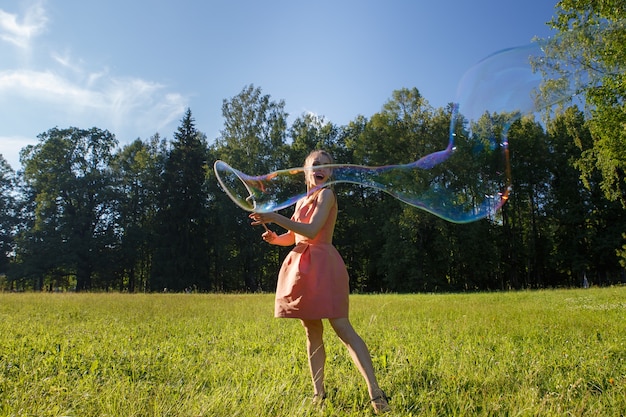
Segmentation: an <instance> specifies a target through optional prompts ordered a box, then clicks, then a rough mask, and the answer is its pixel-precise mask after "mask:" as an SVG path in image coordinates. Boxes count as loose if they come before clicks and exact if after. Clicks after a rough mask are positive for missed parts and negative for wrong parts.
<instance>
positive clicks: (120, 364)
mask: <svg viewBox="0 0 626 417" xmlns="http://www.w3.org/2000/svg"><path fill="white" fill-rule="evenodd" d="M625 292H626V288H624V287H613V288H604V289H597V288H595V289H589V290H557V291H532V292H531V291H523V292H507V293H502V292H498V293H483V294H446V295H432V294H431V295H426V294H424V295H397V294H395V295H393V294H390V295H356V296H355V295H353V296H352V298H351V321H352V322H353V324H354V326H355V328H356V329H357V331H358V332H359V333H360V334H361V336H362V337H363V338H364V340H365V341H366V343H367V344H368V347H369V348H370V353H371V355H372V359H373V362H374V366H375V369H376V373H377V376H378V379H379V382H380V384H381V386H382V387H383V388H384V389H385V390H386V391H387V393H388V394H389V395H390V396H391V406H392V408H393V412H392V413H391V414H390V415H391V416H425V417H428V416H441V415H455V416H460V417H461V416H493V415H541V416H562V415H571V416H584V415H620V414H621V413H622V412H623V410H625V409H626V356H625V354H624V352H626V337H625V336H624V332H623V314H624V309H625V308H626V305H625V304H624V299H625V296H626V294H625ZM272 303H273V298H272V296H271V295H189V294H165V295H163V294H147V295H146V294H134V295H129V294H41V293H39V294H33V293H28V294H6V293H5V294H0V316H1V317H2V320H0V393H1V394H2V395H0V414H1V415H7V416H10V415H37V416H42V417H46V416H59V415H64V416H81V417H89V416H107V415H109V416H146V415H151V416H257V417H263V416H313V415H315V416H337V415H341V416H363V415H372V412H371V407H370V406H369V403H368V396H367V390H366V387H365V384H364V383H363V380H362V378H361V376H360V374H359V373H358V371H357V370H356V368H355V367H354V365H353V363H352V361H351V360H350V357H349V355H348V352H347V351H346V349H345V347H344V346H343V345H342V344H341V343H340V341H339V340H338V338H337V337H336V336H335V335H334V334H333V332H332V331H327V332H326V333H325V339H326V349H327V358H328V359H327V366H326V387H327V391H328V393H329V396H328V399H327V400H326V403H325V407H324V408H323V409H316V408H314V407H313V406H312V404H311V401H310V398H311V395H312V389H311V386H310V377H309V374H308V372H309V371H308V368H307V361H306V353H305V338H304V335H303V330H302V327H301V326H300V324H299V323H298V322H297V321H295V320H293V321H292V320H277V319H274V318H272V315H271V311H272ZM24 317H29V320H24Z"/></svg>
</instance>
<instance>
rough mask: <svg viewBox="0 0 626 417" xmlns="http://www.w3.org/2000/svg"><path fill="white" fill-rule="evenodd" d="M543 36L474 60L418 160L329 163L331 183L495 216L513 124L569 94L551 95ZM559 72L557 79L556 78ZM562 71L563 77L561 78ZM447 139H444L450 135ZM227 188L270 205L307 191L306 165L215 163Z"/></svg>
mask: <svg viewBox="0 0 626 417" xmlns="http://www.w3.org/2000/svg"><path fill="white" fill-rule="evenodd" d="M545 46H546V43H545V42H543V43H542V42H533V43H531V44H529V45H525V46H521V47H516V48H510V49H506V50H502V51H500V52H497V53H494V54H492V55H490V56H488V57H487V58H485V59H483V60H482V61H480V62H478V63H477V64H476V65H474V66H473V67H471V68H470V69H469V70H468V71H467V72H466V73H465V75H464V76H463V77H462V79H461V80H460V82H459V84H458V91H457V97H456V100H455V101H454V102H453V103H452V105H451V106H449V109H450V130H449V137H448V138H447V141H448V143H447V146H446V147H445V149H441V150H440V151H438V152H434V153H431V154H428V155H424V156H422V157H421V158H419V159H417V160H416V161H414V162H411V163H407V164H399V165H387V166H376V167H372V166H362V165H353V164H348V165H346V164H335V165H331V166H329V167H331V168H332V169H333V175H332V178H331V180H329V182H328V183H327V184H331V183H352V184H358V185H360V186H364V187H371V188H373V189H377V190H381V191H384V192H385V193H388V194H389V195H391V196H393V197H395V198H397V199H399V200H401V201H403V202H405V203H407V204H410V205H412V206H415V207H418V208H420V209H423V210H425V211H427V212H430V213H432V214H434V215H437V216H439V217H441V218H443V219H445V220H448V221H451V222H455V223H467V222H471V221H475V220H478V219H481V218H485V217H491V218H493V217H494V216H496V212H497V210H498V209H499V208H500V207H501V206H502V205H503V204H504V203H505V202H506V201H507V199H508V197H509V192H510V169H509V148H508V133H509V128H510V127H511V126H512V125H513V124H514V123H515V122H516V121H517V120H519V119H520V118H521V117H524V116H530V115H533V114H535V113H537V112H540V111H543V110H546V109H547V108H549V107H550V106H552V105H554V104H556V103H559V102H562V101H563V100H566V99H569V98H571V97H572V95H573V94H574V88H573V86H571V85H568V84H567V83H566V84H564V85H561V87H560V88H559V89H556V90H553V91H551V92H550V94H545V92H543V91H542V90H541V86H542V85H543V84H542V81H544V82H545V80H546V79H547V78H549V77H550V74H549V71H548V72H547V71H546V68H545V66H544V68H542V72H541V73H540V72H539V71H537V68H538V67H541V66H542V63H544V60H545V59H546V58H545V54H544V48H545ZM556 77H557V76H556V75H555V79H556ZM561 78H562V77H561ZM444 142H445V140H444ZM214 169H215V173H216V175H217V179H218V181H219V183H220V185H221V187H222V189H223V190H224V191H225V192H226V193H227V194H228V196H229V197H230V198H231V199H232V200H233V201H234V202H235V203H236V204H237V205H238V206H239V207H241V208H242V209H244V210H247V211H255V212H270V211H276V210H280V209H283V208H285V207H288V206H290V205H292V204H294V203H295V202H296V201H297V200H298V199H299V198H301V197H303V196H304V195H305V194H306V190H305V189H304V188H305V187H304V172H305V170H306V168H303V167H300V168H290V169H284V170H279V171H275V172H271V173H269V174H264V175H249V174H246V173H243V172H241V171H239V170H237V169H235V168H233V167H231V166H229V165H228V164H227V163H226V162H224V161H221V160H218V161H216V162H215V165H214Z"/></svg>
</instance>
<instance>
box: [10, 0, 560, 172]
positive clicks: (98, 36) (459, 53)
mask: <svg viewBox="0 0 626 417" xmlns="http://www.w3.org/2000/svg"><path fill="white" fill-rule="evenodd" d="M7 3H9V4H7ZM556 3H557V1H556V0H525V1H519V0H471V1H468V0H437V1H433V0H402V1H401V0H385V1H383V0H377V1H374V0H318V1H316V2H302V1H297V0H275V1H273V0H266V1H259V0H206V1H199V0H150V1H148V0H106V1H85V0H64V1H52V0H17V1H12V2H3V4H2V5H0V153H1V154H2V155H3V156H4V157H5V159H7V161H8V162H9V163H10V165H11V166H12V167H13V169H16V170H17V169H19V168H21V166H20V164H19V162H18V161H19V160H18V153H19V150H20V149H21V148H23V147H24V146H26V145H28V144H35V143H37V141H38V140H37V135H38V134H40V133H42V132H45V131H47V130H49V129H50V128H52V127H55V126H58V127H60V128H65V127H69V126H76V127H80V128H85V129H87V128H91V127H94V126H95V127H98V128H101V129H108V130H109V131H111V132H112V133H114V134H115V135H116V137H117V139H118V140H119V142H120V145H124V144H126V143H129V142H131V141H133V140H134V139H136V138H138V137H140V138H142V139H147V138H148V137H150V136H152V135H153V134H154V133H156V132H158V133H159V134H160V135H161V136H163V137H166V138H171V137H172V136H173V133H174V131H175V130H176V128H177V127H178V125H179V123H180V119H181V118H182V115H183V112H184V111H185V109H186V108H187V107H189V108H191V111H192V113H193V116H194V118H195V120H196V127H197V128H198V129H199V130H201V131H202V132H204V133H206V134H207V136H208V139H209V141H213V140H214V139H215V138H216V137H217V136H218V135H219V131H220V129H222V125H223V119H222V115H221V106H222V101H223V100H224V99H229V98H231V97H233V96H235V95H237V94H238V93H239V92H241V90H242V89H243V88H244V87H245V86H247V85H249V84H253V85H254V86H256V87H260V88H261V89H262V91H263V93H264V94H269V95H270V96H271V97H272V99H273V100H275V101H278V100H285V104H286V111H287V112H288V113H289V114H290V116H291V120H292V119H293V118H294V117H297V116H299V115H301V114H303V113H306V112H313V113H315V114H318V115H320V116H324V117H325V119H326V120H328V121H330V122H333V123H335V124H338V125H344V124H347V123H348V122H350V121H351V120H353V119H354V118H355V117H356V116H358V115H363V116H366V117H370V116H371V115H373V114H374V113H376V112H378V111H380V109H381V107H382V106H383V105H384V103H385V102H386V101H388V100H389V99H390V97H391V95H392V92H393V91H394V90H397V89H400V88H404V87H407V88H412V87H416V88H418V89H419V90H420V92H421V93H422V95H423V96H424V97H425V98H426V99H427V100H428V101H429V102H430V104H432V105H433V106H436V107H439V106H444V105H445V104H446V103H448V102H451V101H454V98H455V97H454V96H455V91H456V86H457V83H458V81H459V80H460V78H461V76H462V75H463V73H464V72H465V70H467V69H468V67H470V66H471V65H472V64H474V63H475V62H477V61H479V60H480V59H482V58H484V57H485V56H487V55H489V54H491V53H493V52H496V51H498V50H500V49H503V48H508V47H512V46H518V45H524V44H527V43H528V42H530V40H531V39H532V38H533V37H535V36H540V37H547V36H549V35H550V30H549V28H548V26H547V25H546V22H548V21H549V20H550V19H551V17H552V16H553V15H554V13H555V9H554V7H555V5H556Z"/></svg>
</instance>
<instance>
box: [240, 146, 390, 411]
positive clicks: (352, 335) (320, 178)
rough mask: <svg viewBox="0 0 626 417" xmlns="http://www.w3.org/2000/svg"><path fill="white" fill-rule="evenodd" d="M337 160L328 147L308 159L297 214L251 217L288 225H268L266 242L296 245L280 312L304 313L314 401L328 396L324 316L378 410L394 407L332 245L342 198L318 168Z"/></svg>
mask: <svg viewBox="0 0 626 417" xmlns="http://www.w3.org/2000/svg"><path fill="white" fill-rule="evenodd" d="M332 163H333V159H332V157H331V156H330V154H329V153H328V152H326V151H323V150H316V151H313V152H311V153H310V154H309V156H308V157H307V158H306V160H305V163H304V166H305V168H312V169H310V170H305V182H306V187H307V195H306V196H305V197H303V198H302V199H300V200H299V201H298V202H297V203H296V207H295V211H294V214H293V216H292V217H291V219H288V218H286V217H284V216H282V215H280V214H278V213H252V214H250V218H251V219H252V220H253V221H252V225H253V226H256V225H262V224H265V223H276V224H277V225H279V226H281V227H283V228H285V229H287V232H286V233H284V234H281V235H277V234H276V233H274V232H273V231H269V230H267V231H266V232H265V233H263V235H262V237H263V240H265V241H266V242H268V243H271V244H274V245H280V246H291V245H294V244H295V247H294V248H293V249H292V251H291V252H290V253H289V254H288V255H287V257H286V258H285V260H284V262H283V264H282V267H281V269H280V272H279V274H278V284H277V288H276V303H275V316H276V317H290V318H298V319H300V320H301V322H302V325H303V326H304V329H305V331H306V337H307V353H308V357H309V367H310V370H311V377H312V379H313V390H314V396H313V401H314V402H315V403H321V402H322V401H323V399H324V398H325V390H324V363H325V360H326V352H325V350H324V342H323V339H322V333H323V330H324V327H323V324H322V319H324V318H325V319H328V321H329V322H330V325H331V326H332V328H333V330H334V331H335V333H337V335H338V336H339V338H340V339H341V341H342V342H343V343H344V344H345V346H346V347H347V348H348V351H349V352H350V356H351V357H352V360H353V361H354V363H355V365H356V366H357V368H358V369H359V371H360V372H361V374H362V375H363V377H364V378H365V382H366V383H367V389H368V391H369V396H370V398H371V403H372V406H373V407H374V411H375V412H376V413H382V412H388V411H390V409H389V405H388V403H387V397H386V396H385V393H384V392H383V391H382V390H381V389H380V388H379V387H378V382H377V381H376V376H375V375H374V367H373V365H372V360H371V357H370V354H369V351H368V349H367V346H366V345H365V342H363V339H361V337H360V336H359V335H358V334H357V333H356V331H355V330H354V328H353V327H352V324H351V323H350V321H349V319H348V293H349V286H348V271H347V269H346V266H345V264H344V262H343V259H342V258H341V255H339V252H337V249H335V247H334V246H333V245H332V238H333V232H334V230H335V222H336V220H337V198H336V196H335V193H334V191H333V190H332V189H330V188H320V187H322V186H323V185H324V184H325V183H326V182H327V181H328V179H329V178H330V176H331V174H332V171H331V170H330V169H328V168H324V167H320V168H315V167H316V166H321V165H329V164H332Z"/></svg>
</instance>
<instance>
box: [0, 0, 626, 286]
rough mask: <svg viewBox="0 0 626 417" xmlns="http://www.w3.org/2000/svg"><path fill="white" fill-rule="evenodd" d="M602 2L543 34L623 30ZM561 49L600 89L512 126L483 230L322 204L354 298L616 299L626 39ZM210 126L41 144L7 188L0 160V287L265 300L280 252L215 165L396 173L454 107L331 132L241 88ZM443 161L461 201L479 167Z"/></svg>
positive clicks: (362, 192)
mask: <svg viewBox="0 0 626 417" xmlns="http://www.w3.org/2000/svg"><path fill="white" fill-rule="evenodd" d="M586 3H589V4H586ZM605 3H606V4H605ZM610 3H611V1H607V2H604V3H602V4H596V3H594V2H572V1H569V0H563V1H561V2H559V4H558V6H559V7H560V9H559V10H560V12H559V13H558V14H557V17H556V18H555V19H554V20H553V21H552V22H551V24H552V26H553V27H554V28H555V29H557V30H559V31H562V32H568V31H570V28H571V27H573V26H577V27H582V26H585V25H594V24H596V23H597V21H598V20H601V19H613V20H615V21H618V22H620V21H623V17H624V16H621V17H620V15H619V13H622V14H623V13H624V11H623V10H622V9H620V8H619V7H615V8H611V7H609V6H610ZM605 6H606V7H605ZM616 13H617V15H615V14H616ZM620 19H621V20H620ZM570 32H571V31H570ZM576 33H578V34H581V35H580V36H581V38H580V39H573V40H570V42H568V43H567V45H557V46H556V47H555V48H554V49H553V50H552V51H551V53H552V54H553V57H554V58H555V59H567V56H568V55H569V56H572V57H574V58H573V59H575V60H577V62H579V63H581V65H582V66H583V67H584V66H585V62H581V61H584V60H589V62H592V63H593V68H597V72H598V73H599V74H601V77H602V83H599V84H596V85H593V86H591V87H590V88H589V89H588V91H587V95H586V103H587V105H588V106H589V107H588V108H586V109H579V108H578V107H575V106H571V107H568V108H563V109H561V111H560V112H558V114H554V115H551V117H549V118H546V120H541V121H539V120H535V119H533V118H530V117H526V118H522V119H519V120H517V121H516V122H515V123H513V125H512V126H511V128H510V131H509V147H510V164H511V166H510V177H511V179H512V180H511V181H512V183H511V187H512V192H511V194H510V197H509V200H508V202H507V203H506V204H505V205H504V206H503V207H502V208H501V209H500V210H499V211H498V212H497V214H496V215H494V216H490V217H489V218H485V219H482V220H479V221H475V222H470V223H467V224H455V223H450V222H447V221H445V220H442V219H441V218H439V217H436V216H433V215H432V214H429V213H427V212H425V211H422V210H420V209H418V208H416V207H413V206H410V205H407V204H404V203H402V202H400V201H398V200H396V199H394V198H393V197H391V196H389V195H387V194H386V193H384V192H382V191H379V190H376V189H372V188H368V187H362V186H358V185H354V184H338V185H337V186H336V187H335V191H336V193H337V196H338V201H339V204H340V212H339V218H338V224H337V228H336V232H335V245H336V246H337V248H338V249H339V251H340V253H341V254H342V255H343V256H344V258H345V260H346V264H347V265H348V269H349V272H350V275H351V286H352V289H353V291H359V292H376V291H393V292H416V291H475V290H503V289H511V288H512V289H522V288H546V287H561V286H578V285H582V282H583V280H584V279H585V278H586V279H587V280H588V281H590V282H591V283H594V284H597V285H610V284H616V283H621V282H625V278H624V267H625V266H626V246H625V245H624V239H625V236H626V235H625V233H626V216H625V214H626V211H625V207H626V198H625V195H626V193H624V191H623V190H624V183H625V182H626V175H625V172H626V169H625V168H624V161H626V146H624V144H625V143H626V138H625V136H624V135H625V134H626V133H625V132H626V131H625V130H624V129H623V126H624V124H625V123H626V113H625V112H624V111H623V102H624V96H625V95H626V94H625V91H626V90H625V89H624V85H626V84H625V83H624V80H623V73H624V71H622V70H621V69H623V68H624V66H625V65H626V56H625V55H624V51H626V36H625V33H626V31H624V30H623V28H622V30H621V31H620V30H618V31H616V32H612V33H610V34H605V35H604V36H603V42H602V43H593V42H588V39H587V38H585V36H583V35H584V34H585V33H586V32H584V31H580V32H576ZM559 48H560V49H559ZM607 51H608V52H611V53H608V52H607ZM588 67H590V68H591V67H592V66H591V65H589V66H588ZM222 114H223V117H224V125H223V128H222V130H221V131H220V134H219V137H218V138H216V139H215V140H214V141H211V142H209V141H208V140H207V137H206V135H205V134H204V133H202V132H200V131H198V130H197V129H196V126H195V120H194V118H193V115H192V112H191V110H190V109H188V110H187V111H186V113H185V115H184V117H183V118H182V120H181V121H180V126H179V127H178V129H177V131H176V132H174V134H173V138H172V139H171V140H167V139H166V138H162V137H161V136H160V135H158V134H155V135H154V136H153V137H151V138H148V139H137V140H135V141H133V142H132V143H129V144H127V145H124V146H122V147H121V148H120V147H119V143H118V141H117V139H116V138H115V136H114V135H112V134H111V133H110V132H109V131H107V130H102V129H100V128H97V127H93V128H91V129H81V128H77V127H69V128H65V129H59V128H52V129H50V130H48V131H47V132H44V133H42V134H40V135H39V137H38V138H39V142H38V143H37V144H36V145H32V146H28V147H26V148H24V149H23V150H22V152H21V155H20V160H21V163H22V167H23V168H22V169H21V170H20V171H19V172H14V171H13V169H12V168H11V167H10V166H9V165H8V164H7V162H6V160H4V158H2V157H1V156H0V191H1V196H0V249H1V250H0V255H1V256H0V287H1V288H2V289H5V290H22V289H33V290H56V289H60V290H69V289H73V290H77V291H87V290H114V291H128V292H140V291H215V292H233V291H272V290H273V287H274V285H275V281H276V274H277V271H278V269H279V267H280V263H281V261H282V259H283V257H284V255H285V254H286V251H288V249H286V248H280V247H274V246H270V245H267V244H264V243H263V242H262V241H261V239H260V234H261V233H262V230H259V229H258V228H253V227H251V226H250V225H249V221H248V218H247V213H246V212H244V211H243V210H241V209H239V208H238V207H237V206H236V205H234V204H233V202H232V201H230V199H229V198H228V197H227V196H226V194H225V193H224V192H223V190H221V189H220V187H219V184H218V182H217V180H216V177H215V173H214V172H213V169H212V164H213V162H214V161H215V160H218V159H222V160H224V161H227V162H228V163H229V164H230V165H232V166H233V167H236V168H237V169H239V170H241V171H243V172H246V173H250V174H266V173H269V172H272V171H274V170H278V169H285V168H289V167H299V166H302V163H303V161H304V158H305V156H306V155H307V154H308V153H309V152H310V151H311V150H313V149H317V148H324V149H327V150H329V151H330V152H331V153H332V154H333V155H334V156H335V158H336V160H337V161H338V162H341V163H353V164H365V165H370V166H382V165H390V164H401V163H408V162H411V161H413V160H415V159H417V158H419V157H420V156H423V155H426V154H429V153H431V152H433V151H436V150H439V149H443V148H445V146H446V144H447V138H448V132H449V128H450V121H451V117H452V114H453V108H452V106H451V105H448V106H446V107H444V108H434V107H432V106H431V105H430V104H429V103H428V101H427V100H426V98H424V97H422V95H421V94H420V92H419V90H418V89H417V88H412V89H407V88H405V89H401V90H397V91H394V92H393V93H392V96H391V98H390V99H389V100H388V101H387V102H386V103H384V105H383V106H382V108H381V111H380V112H378V113H376V114H374V115H372V116H371V117H364V116H358V117H356V118H355V119H354V120H353V121H351V122H350V123H348V124H347V125H344V126H339V125H336V124H333V123H332V122H330V121H327V120H326V119H325V118H323V117H318V116H315V115H311V114H302V115H300V116H298V117H296V118H295V120H293V122H291V123H289V122H288V116H289V115H288V114H287V113H286V111H285V103H284V101H282V100H279V101H276V100H273V99H272V98H271V96H270V95H267V94H263V92H262V90H261V89H260V88H258V87H255V86H253V85H249V86H246V87H244V88H243V89H242V91H241V92H240V93H239V94H238V95H236V96H234V97H232V98H230V99H227V100H224V101H223V106H222ZM620 126H621V127H620ZM465 128H467V126H465ZM463 137H465V139H466V140H468V141H469V140H471V137H470V134H469V133H468V132H467V131H465V134H460V135H458V137H457V139H459V141H460V142H459V143H463V142H462V141H463ZM466 143H469V142H466ZM456 152H457V154H458V157H457V158H456V159H455V161H457V162H454V164H453V166H452V168H451V169H450V171H451V174H447V175H452V176H453V178H450V179H448V180H449V181H451V182H452V181H453V182H457V183H461V184H466V185H467V187H468V189H472V187H475V186H476V184H477V181H480V177H481V175H480V174H481V173H480V172H479V170H483V169H490V167H487V166H478V165H476V164H474V165H472V164H470V163H468V159H467V158H464V157H463V156H464V153H463V152H465V151H464V150H463V146H459V149H457V151H456ZM455 164H456V165H455ZM289 210H290V209H285V210H284V214H287V215H289V214H290V211H289ZM270 227H272V226H270ZM276 231H277V232H280V230H276Z"/></svg>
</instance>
